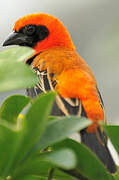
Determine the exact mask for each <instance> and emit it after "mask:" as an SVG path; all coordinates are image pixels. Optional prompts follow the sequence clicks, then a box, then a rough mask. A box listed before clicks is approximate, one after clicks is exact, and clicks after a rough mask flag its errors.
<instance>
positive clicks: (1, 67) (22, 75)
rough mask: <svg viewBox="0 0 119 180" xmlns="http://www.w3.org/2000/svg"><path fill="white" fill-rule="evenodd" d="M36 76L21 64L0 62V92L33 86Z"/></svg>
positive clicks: (7, 61) (26, 66) (36, 80)
mask: <svg viewBox="0 0 119 180" xmlns="http://www.w3.org/2000/svg"><path fill="white" fill-rule="evenodd" d="M37 82H38V78H37V76H36V74H35V73H34V72H33V71H32V70H31V69H30V68H29V67H28V65H25V64H23V63H22V62H14V61H12V62H10V61H9V60H6V61H0V92H4V91H10V90H14V89H19V88H27V87H29V86H30V87H31V86H34V85H35V84H36V83H37Z"/></svg>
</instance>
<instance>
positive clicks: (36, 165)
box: [12, 149, 75, 180]
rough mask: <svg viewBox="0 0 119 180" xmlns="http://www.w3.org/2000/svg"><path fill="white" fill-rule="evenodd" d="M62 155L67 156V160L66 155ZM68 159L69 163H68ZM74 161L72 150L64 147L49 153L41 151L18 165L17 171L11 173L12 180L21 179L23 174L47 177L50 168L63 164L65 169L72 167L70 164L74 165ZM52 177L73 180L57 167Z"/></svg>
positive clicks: (60, 179)
mask: <svg viewBox="0 0 119 180" xmlns="http://www.w3.org/2000/svg"><path fill="white" fill-rule="evenodd" d="M62 153H63V154H62ZM65 153H68V154H65ZM64 155H65V156H66V157H67V158H68V160H67V159H66V157H64V159H62V158H63V156H64ZM72 155H73V156H72ZM60 158H61V159H60ZM65 160H66V162H65ZM68 161H69V164H70V165H69V164H68ZM74 163H75V156H74V154H72V151H69V150H66V149H65V150H60V151H56V152H51V153H43V155H36V156H33V157H32V158H31V159H30V160H29V161H28V162H27V164H23V166H20V168H19V169H17V171H16V172H15V174H13V177H12V180H18V179H19V178H20V179H22V178H23V177H24V176H27V175H36V176H40V177H42V178H43V177H45V178H47V177H48V174H49V170H50V169H51V168H55V167H56V166H57V167H60V166H63V167H64V168H65V169H67V167H68V168H71V167H74V166H72V165H75V164H74ZM69 166H70V167H69ZM53 177H54V178H55V179H57V180H58V179H59V180H65V178H69V180H73V178H72V177H70V176H69V175H67V174H65V173H63V172H60V171H58V170H57V169H56V170H55V171H54V173H53Z"/></svg>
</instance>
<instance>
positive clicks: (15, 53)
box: [0, 47, 35, 62]
mask: <svg viewBox="0 0 119 180" xmlns="http://www.w3.org/2000/svg"><path fill="white" fill-rule="evenodd" d="M34 52H35V51H34V50H33V49H32V48H29V47H13V48H5V49H4V50H3V51H1V52H0V61H1V60H6V59H9V61H18V62H20V61H24V60H26V59H27V58H29V57H30V56H31V55H32V54H33V53H34Z"/></svg>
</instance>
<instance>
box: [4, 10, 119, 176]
mask: <svg viewBox="0 0 119 180" xmlns="http://www.w3.org/2000/svg"><path fill="white" fill-rule="evenodd" d="M13 30H14V34H13V35H12V36H11V37H10V38H9V39H7V40H6V41H5V42H4V46H6V45H13V44H16V45H20V46H29V47H32V48H34V49H35V54H34V55H33V56H32V57H29V59H28V60H27V61H26V63H27V64H30V65H31V67H32V68H33V69H34V71H35V72H36V73H37V75H38V77H39V83H38V84H37V85H36V86H35V87H34V88H33V89H28V90H27V94H28V95H29V96H31V97H34V96H36V95H37V94H38V93H41V92H46V91H47V90H49V89H51V90H53V91H57V92H58V95H57V97H56V101H55V103H54V106H53V110H52V114H53V115H70V114H71V115H72V114H73V115H77V116H83V117H88V118H89V119H91V120H92V122H93V123H92V125H90V126H89V127H88V128H86V129H83V130H81V131H80V135H81V141H82V142H83V143H84V144H85V145H86V146H88V147H89V148H90V149H91V150H92V151H93V152H94V153H95V154H96V155H97V156H98V157H99V159H100V160H101V161H102V162H103V163H104V165H105V166H106V167H107V169H108V170H109V171H110V172H111V173H114V172H115V171H116V166H115V163H114V161H113V159H112V157H111V154H110V151H109V149H108V147H107V139H106V138H105V134H104V132H103V129H102V128H100V124H99V122H100V121H103V122H104V121H105V117H104V105H103V101H102V98H101V95H100V92H99V90H98V88H97V84H96V80H95V77H94V75H93V73H92V71H91V69H90V68H89V66H88V65H87V63H86V62H85V61H84V60H83V58H82V57H80V56H79V54H78V53H77V52H76V50H75V46H74V44H73V42H72V40H71V37H70V35H69V33H68V31H67V29H66V27H65V26H64V25H63V23H62V22H60V21H59V20H58V19H57V18H55V17H53V16H51V15H48V14H44V13H41V14H32V15H27V16H24V17H22V18H20V19H19V20H18V21H16V23H15V26H14V28H13Z"/></svg>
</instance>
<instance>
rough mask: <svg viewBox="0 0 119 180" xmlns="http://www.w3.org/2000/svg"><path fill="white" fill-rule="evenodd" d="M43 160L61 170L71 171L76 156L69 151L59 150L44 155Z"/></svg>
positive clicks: (74, 164)
mask: <svg viewBox="0 0 119 180" xmlns="http://www.w3.org/2000/svg"><path fill="white" fill-rule="evenodd" d="M39 158H40V157H39ZM43 159H44V160H46V161H48V162H51V163H52V164H54V165H55V166H56V167H60V168H63V169H71V168H74V167H75V166H76V156H75V154H74V152H73V151H72V150H71V149H60V150H57V151H54V152H49V153H45V154H44V155H43Z"/></svg>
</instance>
